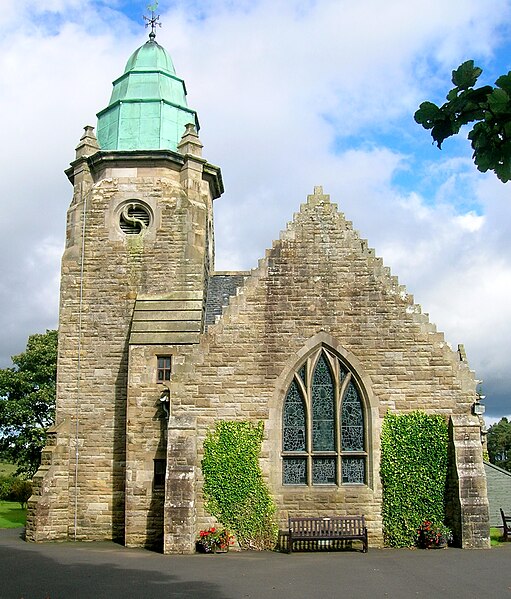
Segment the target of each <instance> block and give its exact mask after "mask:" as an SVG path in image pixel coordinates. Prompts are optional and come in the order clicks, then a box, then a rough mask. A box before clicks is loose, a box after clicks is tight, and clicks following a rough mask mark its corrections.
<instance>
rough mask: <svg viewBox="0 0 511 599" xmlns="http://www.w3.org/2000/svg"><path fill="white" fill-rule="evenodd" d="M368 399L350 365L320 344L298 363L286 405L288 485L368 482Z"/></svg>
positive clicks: (284, 438) (284, 448) (285, 480)
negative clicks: (363, 393)
mask: <svg viewBox="0 0 511 599" xmlns="http://www.w3.org/2000/svg"><path fill="white" fill-rule="evenodd" d="M366 462H367V451H366V428H365V418H364V405H363V403H362V399H361V393H360V390H359V387H358V385H357V383H356V381H355V378H354V377H353V376H352V373H351V372H350V371H349V369H348V368H347V367H346V366H345V365H344V364H343V363H342V362H341V361H340V360H339V358H337V357H336V356H335V355H334V354H332V353H331V352H329V351H327V350H326V349H325V348H322V349H321V350H320V351H318V352H316V353H315V354H314V355H313V356H310V357H309V358H308V359H307V361H306V362H305V363H304V364H302V365H301V366H300V368H299V369H298V370H297V372H296V373H295V375H294V377H293V380H292V381H291V384H290V385H289V388H288V391H287V393H286V397H285V399H284V406H283V423H282V468H283V472H282V479H283V484H285V485H338V484H366V482H367V474H366V470H367V464H366Z"/></svg>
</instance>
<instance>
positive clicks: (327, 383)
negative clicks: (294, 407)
mask: <svg viewBox="0 0 511 599" xmlns="http://www.w3.org/2000/svg"><path fill="white" fill-rule="evenodd" d="M312 450H313V451H335V422H334V381H333V379H332V375H331V373H330V369H329V367H328V365H327V363H326V360H325V356H324V355H321V357H320V359H319V361H318V363H317V365H316V368H315V370H314V375H313V377H312Z"/></svg>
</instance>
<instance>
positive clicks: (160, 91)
mask: <svg viewBox="0 0 511 599" xmlns="http://www.w3.org/2000/svg"><path fill="white" fill-rule="evenodd" d="M154 38H155V35H154V27H153V29H152V31H151V34H150V35H149V41H148V42H146V43H145V44H144V45H143V46H141V47H140V48H138V50H135V52H134V53H133V54H132V55H131V57H130V59H129V60H128V62H127V64H126V68H125V69H124V74H123V75H121V77H119V78H118V79H116V80H115V81H114V82H113V86H114V89H113V91H112V96H111V98H110V103H109V104H108V106H107V108H105V109H104V110H102V111H101V112H98V114H97V117H98V127H97V136H98V142H99V146H100V148H101V149H102V150H160V149H166V150H174V151H176V150H177V144H178V143H179V140H180V139H181V136H182V135H183V133H184V132H185V125H186V124H188V123H193V124H194V125H195V126H196V128H197V131H198V130H199V121H198V118H197V113H196V112H195V111H194V110H191V109H190V108H188V106H187V103H186V87H185V82H184V81H183V80H182V79H180V78H179V77H177V76H176V72H175V70H174V65H173V64H172V59H171V58H170V55H169V54H168V53H167V51H166V50H165V49H164V48H163V47H162V46H160V45H159V44H158V43H157V42H156V41H155V39H154Z"/></svg>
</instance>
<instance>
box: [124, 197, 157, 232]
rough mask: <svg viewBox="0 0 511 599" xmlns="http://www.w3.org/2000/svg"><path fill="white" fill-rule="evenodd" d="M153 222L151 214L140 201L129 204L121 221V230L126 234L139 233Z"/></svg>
mask: <svg viewBox="0 0 511 599" xmlns="http://www.w3.org/2000/svg"><path fill="white" fill-rule="evenodd" d="M150 222H151V215H150V214H149V211H148V210H147V208H146V207H145V206H142V204H138V203H131V204H127V205H126V206H125V207H124V208H123V210H122V212H121V217H120V221H119V225H120V227H121V230H122V231H123V233H125V234H126V235H139V234H140V233H142V231H144V230H145V229H147V227H148V226H149V223H150Z"/></svg>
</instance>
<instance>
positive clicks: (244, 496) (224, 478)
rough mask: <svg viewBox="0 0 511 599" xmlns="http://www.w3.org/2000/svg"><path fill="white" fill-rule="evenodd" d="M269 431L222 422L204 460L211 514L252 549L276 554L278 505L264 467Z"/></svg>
mask: <svg viewBox="0 0 511 599" xmlns="http://www.w3.org/2000/svg"><path fill="white" fill-rule="evenodd" d="M263 431H264V428H263V423H262V422H259V423H258V424H253V423H251V422H247V421H240V422H237V421H219V422H218V423H217V425H216V427H215V429H214V430H213V431H210V432H209V433H208V435H207V437H206V439H205V441H204V458H203V460H202V472H203V474H204V497H205V499H206V509H207V510H208V511H209V513H210V514H212V515H213V516H215V517H216V518H217V519H218V521H219V522H221V523H222V524H223V525H224V526H225V527H226V528H227V529H229V530H230V531H231V532H233V533H235V534H236V537H237V539H238V542H239V543H240V545H241V546H242V547H245V548H252V549H270V548H272V547H273V546H274V545H275V542H276V537H277V526H276V524H275V504H274V502H273V499H272V498H271V496H270V494H269V492H268V489H267V487H266V485H265V483H264V481H263V477H262V473H261V469H260V467H259V453H260V451H261V443H262V440H263Z"/></svg>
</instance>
